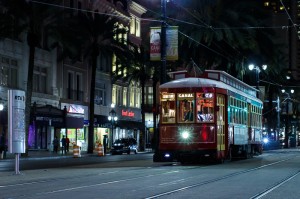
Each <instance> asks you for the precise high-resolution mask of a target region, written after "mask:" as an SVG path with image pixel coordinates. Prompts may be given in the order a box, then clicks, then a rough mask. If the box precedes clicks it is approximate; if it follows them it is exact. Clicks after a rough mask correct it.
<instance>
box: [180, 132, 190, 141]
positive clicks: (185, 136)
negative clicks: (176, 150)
mask: <svg viewBox="0 0 300 199" xmlns="http://www.w3.org/2000/svg"><path fill="white" fill-rule="evenodd" d="M181 137H182V138H183V139H185V140H186V139H188V138H189V137H190V133H189V132H188V131H184V132H182V134H181Z"/></svg>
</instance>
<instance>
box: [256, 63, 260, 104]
mask: <svg viewBox="0 0 300 199" xmlns="http://www.w3.org/2000/svg"><path fill="white" fill-rule="evenodd" d="M256 89H257V93H256V97H257V98H259V93H260V90H259V68H256Z"/></svg>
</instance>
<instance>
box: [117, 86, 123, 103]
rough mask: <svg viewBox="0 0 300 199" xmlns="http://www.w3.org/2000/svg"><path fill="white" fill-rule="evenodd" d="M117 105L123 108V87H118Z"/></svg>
mask: <svg viewBox="0 0 300 199" xmlns="http://www.w3.org/2000/svg"><path fill="white" fill-rule="evenodd" d="M117 99H118V101H117V105H118V106H121V105H122V88H121V87H118V89H117Z"/></svg>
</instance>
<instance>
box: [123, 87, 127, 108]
mask: <svg viewBox="0 0 300 199" xmlns="http://www.w3.org/2000/svg"><path fill="white" fill-rule="evenodd" d="M123 106H127V88H123Z"/></svg>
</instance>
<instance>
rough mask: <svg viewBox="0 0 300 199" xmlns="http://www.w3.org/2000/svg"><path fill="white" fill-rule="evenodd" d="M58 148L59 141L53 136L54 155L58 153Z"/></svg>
mask: <svg viewBox="0 0 300 199" xmlns="http://www.w3.org/2000/svg"><path fill="white" fill-rule="evenodd" d="M58 146H59V140H58V138H57V136H55V138H54V140H53V151H54V153H57V152H58Z"/></svg>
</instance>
